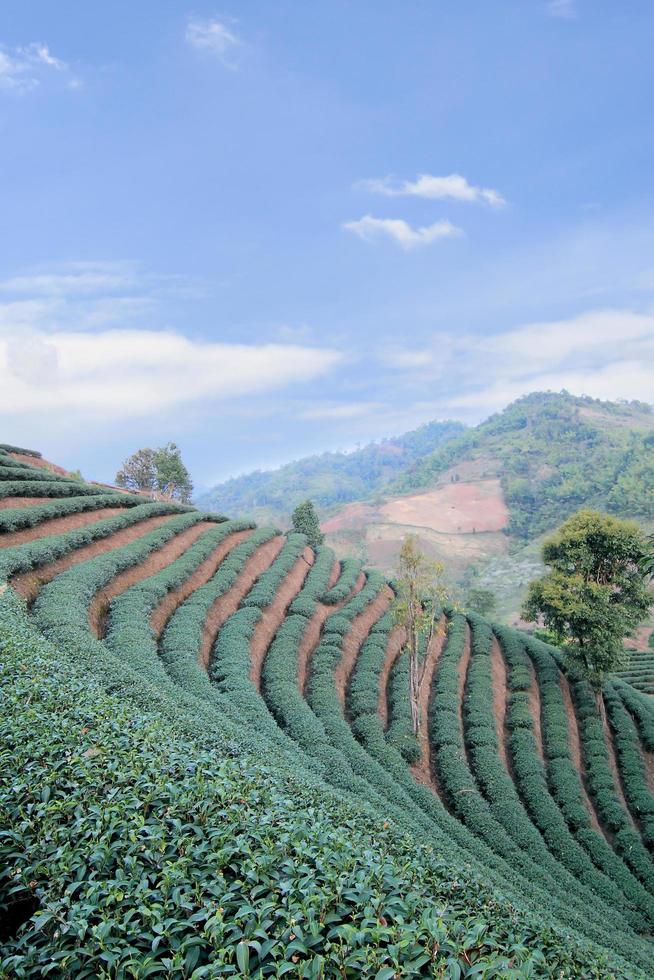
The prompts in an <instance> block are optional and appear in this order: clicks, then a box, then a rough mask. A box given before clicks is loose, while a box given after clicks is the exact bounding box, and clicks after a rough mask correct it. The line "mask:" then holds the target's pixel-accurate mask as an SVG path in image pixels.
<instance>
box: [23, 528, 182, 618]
mask: <svg viewBox="0 0 654 980" xmlns="http://www.w3.org/2000/svg"><path fill="white" fill-rule="evenodd" d="M171 519H172V515H171V514H162V515H159V516H157V517H147V518H146V519H145V520H143V521H138V522H137V523H136V524H132V525H131V526H130V527H126V528H123V529H122V530H121V531H116V533H115V534H111V535H109V536H108V537H106V538H100V539H99V540H98V541H92V542H91V543H90V544H87V545H84V546H83V547H82V548H77V549H76V550H75V551H72V552H71V553H70V554H68V555H63V556H62V557H61V558H58V559H57V560H56V561H53V562H50V563H49V564H47V565H41V566H40V567H39V568H33V569H30V571H29V572H22V573H20V574H19V575H15V576H14V577H13V578H12V579H11V585H12V587H13V588H14V589H16V591H17V592H19V593H20V595H22V596H23V598H24V599H25V600H26V601H27V602H28V603H31V602H33V601H34V599H35V598H36V596H37V595H38V592H39V589H40V588H41V586H42V585H44V584H45V583H46V582H51V581H52V579H53V578H55V576H56V575H59V574H60V573H61V572H65V571H66V569H68V568H72V567H73V565H79V564H81V563H82V562H84V561H89V559H91V558H95V557H96V555H102V554H104V552H106V551H113V550H114V549H116V548H122V547H123V545H126V544H130V543H131V542H132V541H136V540H137V539H138V538H142V537H143V536H144V535H145V534H148V533H149V532H150V531H154V530H156V528H158V527H160V526H161V525H162V524H165V523H166V522H167V521H170V520H171Z"/></svg>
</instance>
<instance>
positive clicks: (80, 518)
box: [0, 507, 126, 548]
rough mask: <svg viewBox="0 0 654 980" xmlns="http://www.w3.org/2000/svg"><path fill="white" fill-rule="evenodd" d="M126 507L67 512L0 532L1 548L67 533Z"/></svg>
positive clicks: (118, 512)
mask: <svg viewBox="0 0 654 980" xmlns="http://www.w3.org/2000/svg"><path fill="white" fill-rule="evenodd" d="M125 509H126V508H125V507H105V508H104V509H103V510H85V511H82V512H81V513H79V514H67V515H66V516H65V517H52V518H49V519H48V520H47V521H41V523H40V524H36V525H35V526H34V527H25V528H21V530H20V531H9V532H8V533H7V534H1V533H0V548H13V547H15V546H16V545H19V544H26V543H27V542H28V541H36V540H38V539H39V538H47V537H50V536H52V535H53V534H65V533H66V531H74V530H75V529H76V528H78V527H86V525H87V524H97V523H98V522H99V521H103V520H104V519H105V518H107V517H114V516H115V515H116V514H124V513H125Z"/></svg>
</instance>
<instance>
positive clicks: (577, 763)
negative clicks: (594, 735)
mask: <svg viewBox="0 0 654 980" xmlns="http://www.w3.org/2000/svg"><path fill="white" fill-rule="evenodd" d="M559 684H560V686H561V693H562V695H563V703H564V706H565V713H566V716H567V719H568V745H569V747H570V756H571V758H572V764H573V766H574V767H575V769H576V770H577V772H578V773H579V780H580V782H581V791H582V797H583V800H584V806H585V807H586V810H587V811H588V816H589V817H590V822H591V825H592V827H593V830H596V831H597V832H598V834H602V833H604V832H603V830H602V827H601V825H600V822H599V820H598V817H597V813H596V812H595V807H594V806H593V803H592V800H591V798H590V796H589V795H588V791H587V790H586V770H585V769H584V763H583V758H582V754H581V739H580V737H579V725H578V723H577V714H576V712H575V709H574V704H573V703H572V695H571V694H570V685H569V683H568V678H567V677H566V676H565V674H564V673H563V672H562V671H559Z"/></svg>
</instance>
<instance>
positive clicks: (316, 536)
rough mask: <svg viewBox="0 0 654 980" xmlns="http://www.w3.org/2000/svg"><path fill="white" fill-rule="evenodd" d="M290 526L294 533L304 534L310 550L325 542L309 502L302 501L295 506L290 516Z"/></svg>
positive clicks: (315, 514)
mask: <svg viewBox="0 0 654 980" xmlns="http://www.w3.org/2000/svg"><path fill="white" fill-rule="evenodd" d="M291 525H292V527H293V530H294V531H298V532H299V533H300V534H306V536H307V541H308V542H309V544H310V545H311V547H312V548H317V547H318V545H320V544H322V543H323V541H324V540H325V535H324V534H323V533H322V531H321V530H320V521H319V520H318V514H317V513H316V508H315V507H314V506H313V504H312V502H311V501H310V500H304V501H302V503H301V504H298V505H297V507H296V508H295V510H294V511H293V514H292V516H291Z"/></svg>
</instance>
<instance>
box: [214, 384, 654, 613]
mask: <svg viewBox="0 0 654 980" xmlns="http://www.w3.org/2000/svg"><path fill="white" fill-rule="evenodd" d="M304 497H311V498H312V499H313V500H314V501H315V502H316V504H317V505H318V507H319V509H320V511H321V516H322V520H323V529H324V530H325V532H326V534H327V540H328V542H329V544H330V545H331V546H332V547H333V548H335V550H336V552H337V553H338V554H339V556H345V555H351V554H354V555H356V556H357V557H359V558H360V559H362V560H363V561H365V562H367V563H370V564H372V565H375V566H377V567H378V568H381V569H382V570H383V571H385V572H391V571H392V570H393V568H394V566H395V561H396V558H397V553H398V550H399V547H400V543H401V541H402V538H403V537H404V535H405V534H407V533H408V532H412V533H415V534H417V535H418V537H419V538H420V542H421V545H422V547H423V548H424V550H425V551H427V552H428V553H429V554H431V555H432V556H433V557H435V558H438V559H439V560H441V561H443V562H444V564H445V565H446V568H447V572H448V575H449V577H450V580H451V582H452V583H453V584H454V585H456V586H458V587H460V588H461V589H462V590H463V591H465V589H466V588H467V587H469V586H470V585H472V584H474V585H481V586H483V587H484V588H490V589H492V591H493V592H494V593H495V594H496V596H497V597H498V602H499V606H498V615H499V616H500V617H501V618H503V619H505V620H507V621H509V622H515V621H516V619H517V614H518V610H519V608H520V602H521V598H522V595H523V593H524V590H525V588H526V585H527V583H528V582H529V581H530V580H531V579H532V578H534V577H535V576H536V575H538V574H539V572H540V570H541V566H540V562H539V550H540V542H541V540H542V536H543V534H545V533H547V532H548V531H550V530H552V529H553V528H555V527H557V526H558V525H559V524H560V523H561V522H562V521H563V520H564V519H565V518H566V517H567V516H568V515H569V514H571V513H573V512H574V511H575V510H577V509H578V508H579V507H582V506H592V507H597V508H599V509H602V510H608V511H610V512H611V513H614V514H617V515H619V516H623V517H635V518H637V519H638V520H640V521H641V522H642V523H643V524H645V526H647V527H650V526H654V412H652V408H651V407H650V406H649V405H645V404H643V403H642V402H629V403H615V402H603V401H598V400H595V399H592V398H577V397H574V396H572V395H569V394H567V393H565V392H562V393H559V394H555V393H551V392H548V393H542V392H541V393H534V394H531V395H527V396H525V397H524V398H520V399H519V400H518V401H516V402H514V403H513V404H512V405H509V406H508V407H507V408H506V409H504V410H503V411H502V412H499V413H498V414H496V415H493V416H491V418H489V419H487V420H486V421H485V422H483V423H481V424H480V425H478V426H476V427H475V428H471V429H464V428H463V426H461V425H459V424H457V423H451V422H445V423H438V422H432V423H429V424H428V425H425V426H422V427H421V428H420V429H418V430H416V431H415V432H412V433H408V434H407V435H406V436H401V437H399V438H397V439H392V440H388V441H386V442H382V443H380V444H373V445H370V446H366V447H365V448H364V449H361V450H359V451H358V452H355V453H325V454H324V455H322V456H315V457H310V458H308V459H304V460H299V461H298V462H296V463H291V464H289V465H288V466H284V467H282V468H281V469H279V470H275V471H273V472H271V473H253V474H251V475H249V476H244V477H239V478H238V479H237V480H230V481H229V482H228V483H225V484H223V485H222V486H220V487H216V488H215V489H214V490H213V491H212V492H211V494H210V495H208V496H205V497H203V498H201V500H200V501H199V503H201V504H202V506H204V507H205V508H209V509H212V508H216V509H219V510H221V511H223V512H226V513H230V514H238V515H242V514H244V515H246V516H255V517H258V518H262V517H265V518H267V519H271V518H272V519H274V520H275V521H277V522H279V523H281V524H285V523H286V522H287V521H288V519H289V516H290V512H291V510H292V508H293V506H294V505H295V503H297V501H298V500H300V499H302V498H304Z"/></svg>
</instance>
